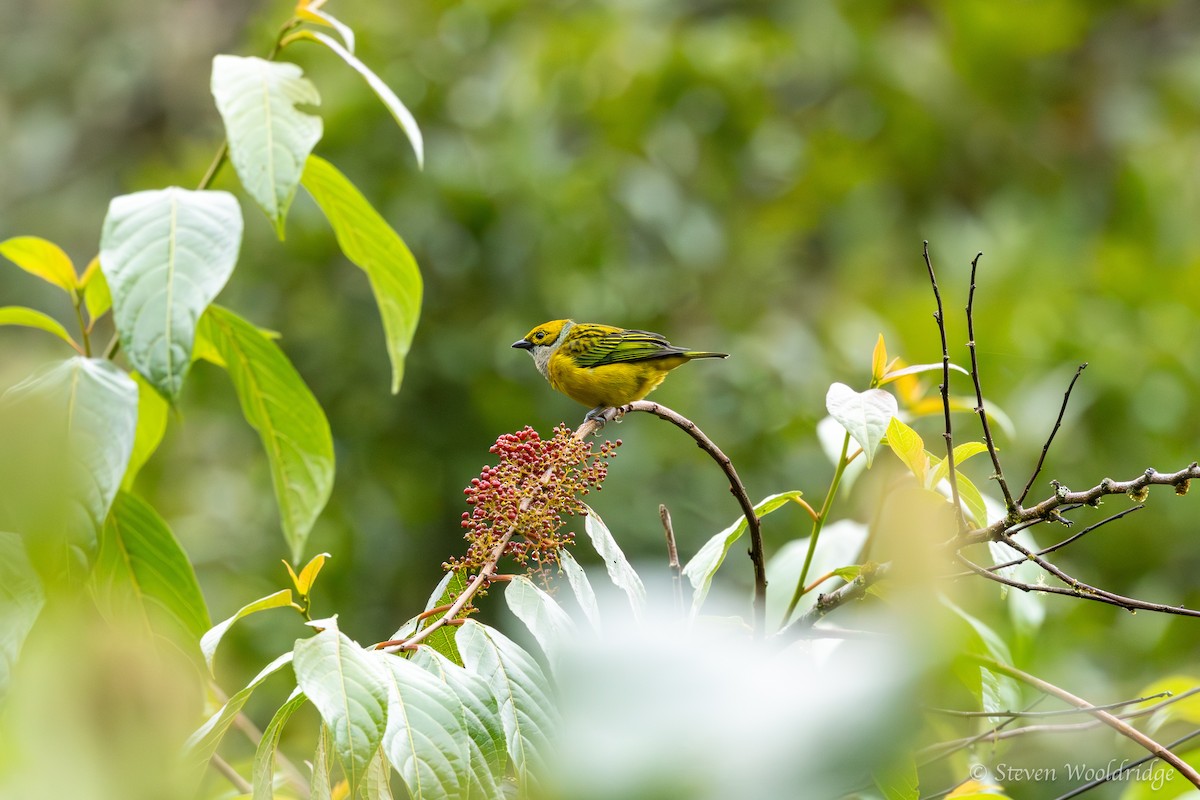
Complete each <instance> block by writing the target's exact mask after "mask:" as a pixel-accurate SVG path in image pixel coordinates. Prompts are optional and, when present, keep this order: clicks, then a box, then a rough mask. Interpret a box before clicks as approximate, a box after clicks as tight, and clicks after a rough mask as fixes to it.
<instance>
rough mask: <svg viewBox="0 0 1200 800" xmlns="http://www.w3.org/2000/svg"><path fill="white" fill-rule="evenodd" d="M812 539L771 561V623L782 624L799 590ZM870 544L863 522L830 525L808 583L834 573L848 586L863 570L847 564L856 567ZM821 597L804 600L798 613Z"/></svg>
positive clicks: (809, 596)
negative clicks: (865, 544)
mask: <svg viewBox="0 0 1200 800" xmlns="http://www.w3.org/2000/svg"><path fill="white" fill-rule="evenodd" d="M809 538H810V537H808V536H805V537H804V538H802V539H793V540H792V541H790V542H788V543H786V544H785V545H784V546H783V547H781V548H779V550H778V551H777V552H776V553H775V555H773V556H771V558H770V559H768V560H767V619H768V620H781V621H782V618H783V612H784V611H785V610H787V607H788V603H789V602H790V601H791V599H792V594H793V593H794V592H795V591H796V583H797V582H798V581H799V580H800V571H801V570H802V569H804V559H805V557H806V556H807V555H808V542H809ZM866 541H867V526H866V525H864V524H862V523H861V522H858V521H856V520H852V519H839V520H837V521H835V522H831V523H829V524H828V525H826V526H825V528H824V530H822V531H821V539H820V541H818V542H817V549H816V552H815V553H813V560H812V564H810V565H809V568H808V581H809V582H810V583H811V582H812V581H814V580H816V579H817V578H819V577H821V576H822V575H824V574H826V573H828V572H834V573H835V574H837V575H838V577H840V578H841V579H842V580H844V581H846V582H847V583H849V582H850V581H852V580H854V579H855V578H856V577H858V571H859V569H860V567H857V566H844V565H846V564H852V563H853V562H854V560H855V559H857V558H858V557H859V553H861V552H862V547H863V544H864V543H865V542H866ZM875 585H878V584H875ZM826 591H828V590H827V589H826ZM819 595H820V592H809V593H808V594H807V595H805V596H804V597H802V598H800V602H799V603H798V604H797V605H796V609H795V612H794V613H795V614H802V613H804V612H805V611H807V610H808V609H809V608H810V607H812V605H813V604H814V603H816V602H817V597H818V596H819Z"/></svg>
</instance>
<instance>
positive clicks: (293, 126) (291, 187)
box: [212, 55, 321, 240]
mask: <svg viewBox="0 0 1200 800" xmlns="http://www.w3.org/2000/svg"><path fill="white" fill-rule="evenodd" d="M212 95H213V99H214V100H215V101H216V103H217V111H218V112H220V114H221V120H222V121H223V122H224V123H225V136H226V138H227V139H228V140H229V159H230V161H232V162H233V167H234V169H235V170H237V174H238V178H239V179H240V180H241V182H242V186H244V187H246V191H247V192H249V193H250V196H251V197H253V198H254V201H255V202H256V203H258V205H259V207H260V208H261V209H262V210H263V211H265V212H266V214H267V218H268V219H270V220H271V222H272V224H274V226H275V234H276V235H277V236H278V237H279V238H280V240H282V239H283V235H284V227H285V221H286V219H287V212H288V208H289V207H290V206H291V204H292V199H293V198H294V197H295V196H296V187H297V186H299V185H300V173H301V172H302V171H303V170H304V160H305V159H306V158H308V155H309V153H311V152H312V149H313V147H314V146H315V145H316V143H317V142H318V141H319V140H320V139H321V118H320V117H315V116H313V115H311V114H306V113H304V112H303V111H300V110H299V109H297V108H296V106H298V105H312V106H316V105H320V104H321V95H320V94H319V93H318V92H317V89H316V87H315V86H313V85H312V83H310V82H309V81H308V80H307V79H306V78H304V72H303V70H301V69H300V67H298V66H296V65H295V64H290V63H287V62H285V61H267V60H265V59H262V58H253V57H249V58H243V57H240V56H230V55H218V56H216V57H215V58H213V70H212Z"/></svg>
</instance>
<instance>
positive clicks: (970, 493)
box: [955, 470, 987, 528]
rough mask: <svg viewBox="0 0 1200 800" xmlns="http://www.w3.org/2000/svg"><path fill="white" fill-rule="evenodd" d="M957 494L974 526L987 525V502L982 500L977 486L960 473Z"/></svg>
mask: <svg viewBox="0 0 1200 800" xmlns="http://www.w3.org/2000/svg"><path fill="white" fill-rule="evenodd" d="M957 471H958V470H955V472H957ZM958 496H959V498H960V499H961V500H962V501H963V503H965V504H966V506H967V515H968V516H970V518H971V519H972V520H973V521H974V523H975V526H976V527H979V528H982V527H983V526H985V525H987V503H985V502H984V501H983V495H982V494H980V492H979V489H978V487H976V486H975V484H974V483H972V482H971V480H970V478H968V477H967V476H966V475H963V474H962V473H959V475H958Z"/></svg>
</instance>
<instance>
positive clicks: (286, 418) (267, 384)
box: [200, 305, 334, 561]
mask: <svg viewBox="0 0 1200 800" xmlns="http://www.w3.org/2000/svg"><path fill="white" fill-rule="evenodd" d="M200 335H201V336H202V337H204V338H205V339H206V340H207V341H208V342H209V343H211V344H212V346H213V347H214V348H215V349H216V351H217V352H218V353H219V354H220V356H221V358H222V360H223V361H224V362H225V368H226V370H227V371H228V372H229V377H230V379H232V380H233V388H234V390H235V391H236V392H237V396H238V401H239V402H240V403H241V406H242V415H243V416H244V417H245V418H246V422H248V423H250V427H252V428H254V429H255V430H256V431H258V435H259V438H260V439H262V443H263V449H264V450H266V453H267V461H268V462H269V463H270V466H271V482H272V483H273V484H274V486H275V499H276V501H277V502H278V504H279V516H280V521H281V522H282V524H283V535H284V538H285V539H286V540H287V542H288V545H289V546H290V547H291V551H292V560H293V561H299V560H300V557H301V556H302V555H303V553H304V545H305V542H306V541H307V540H308V534H309V532H310V531H311V530H312V526H313V524H314V523H315V522H316V520H317V516H318V515H319V514H320V513H321V509H323V508H324V507H325V503H326V501H327V500H328V499H329V493H330V492H331V491H332V489H333V472H334V463H333V436H332V434H331V433H330V431H329V421H328V420H327V419H326V418H325V412H324V411H323V410H322V409H321V406H320V404H319V403H317V399H316V398H315V397H313V394H312V392H311V391H309V388H308V387H307V386H306V385H305V384H304V379H303V378H301V377H300V373H298V372H296V368H295V367H293V366H292V364H291V362H290V361H288V359H287V356H285V355H284V354H283V351H282V350H280V349H279V346H278V345H276V344H275V343H274V342H273V341H271V340H270V339H268V338H267V337H266V336H264V335H263V334H262V332H261V331H259V330H258V329H257V328H255V327H254V326H253V325H251V324H250V323H249V322H247V321H246V320H244V319H242V318H241V317H239V316H238V315H237V314H234V313H233V312H232V311H230V310H228V309H225V308H222V307H220V306H216V305H214V306H212V307H211V308H210V309H209V310H208V313H206V314H205V315H204V318H203V319H202V320H201V321H200Z"/></svg>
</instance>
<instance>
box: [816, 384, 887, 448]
mask: <svg viewBox="0 0 1200 800" xmlns="http://www.w3.org/2000/svg"><path fill="white" fill-rule="evenodd" d="M825 408H826V409H828V411H829V416H831V417H833V418H834V419H836V420H837V421H838V422H840V423H841V424H842V427H843V428H845V429H846V430H847V431H849V432H850V435H851V436H852V437H854V441H856V442H858V444H859V446H860V447H862V450H863V455H865V456H866V459H867V467H868V468H869V467H870V466H871V461H872V459H874V458H875V450H876V448H878V447H879V443H880V441H882V440H883V434H884V431H886V430H887V426H888V423H889V422H891V420H892V417H894V416H896V412H897V410H898V409H897V406H896V398H895V397H893V396H892V395H891V394H890V393H889V392H885V391H884V390H883V389H867V390H866V391H865V392H856V391H854V390H853V389H851V388H850V387H849V386H847V385H846V384H844V383H835V384H833V385H832V386H830V387H829V392H828V393H827V394H826V395H825Z"/></svg>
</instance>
